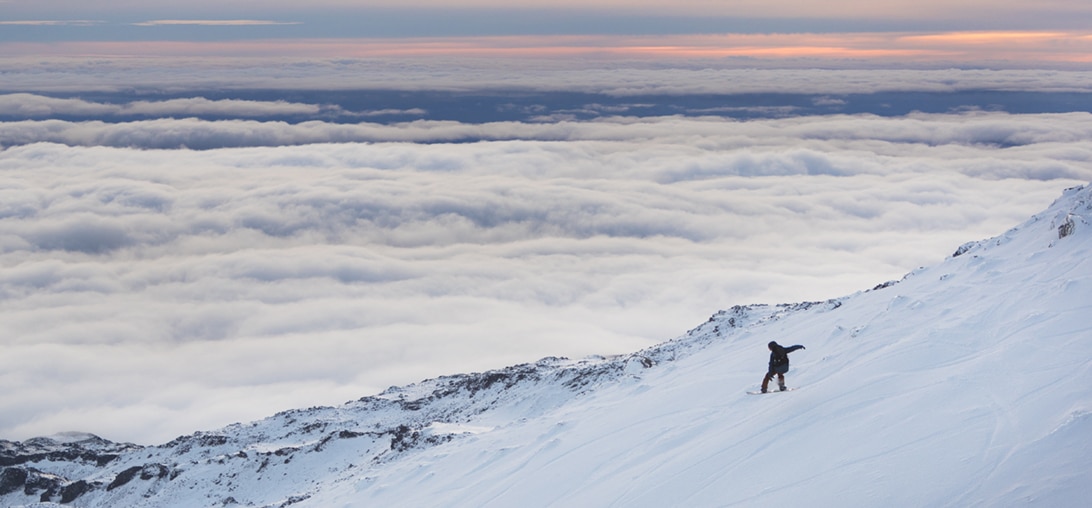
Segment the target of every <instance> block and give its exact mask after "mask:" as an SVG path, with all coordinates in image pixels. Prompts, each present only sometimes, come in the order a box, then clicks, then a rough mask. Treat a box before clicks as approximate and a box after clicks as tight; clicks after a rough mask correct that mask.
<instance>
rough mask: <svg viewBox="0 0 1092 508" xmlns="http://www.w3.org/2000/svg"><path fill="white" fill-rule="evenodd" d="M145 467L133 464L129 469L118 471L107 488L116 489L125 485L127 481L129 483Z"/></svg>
mask: <svg viewBox="0 0 1092 508" xmlns="http://www.w3.org/2000/svg"><path fill="white" fill-rule="evenodd" d="M143 469H144V468H143V467H140V466H133V467H131V468H129V469H126V470H125V471H122V472H120V473H118V475H117V476H115V477H114V481H112V482H110V485H107V486H106V490H114V489H116V488H118V487H121V486H122V485H125V484H126V483H129V482H130V481H131V480H132V479H133V478H135V477H136V475H137V474H140V472H141V471H142V470H143Z"/></svg>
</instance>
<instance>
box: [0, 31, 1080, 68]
mask: <svg viewBox="0 0 1092 508" xmlns="http://www.w3.org/2000/svg"><path fill="white" fill-rule="evenodd" d="M0 46H3V49H4V51H3V52H4V53H5V54H6V55H8V56H9V57H15V56H20V55H49V56H71V57H84V56H99V57H143V56H175V57H184V56H198V57H217V56H224V57H290V58H291V57H297V58H382V57H399V58H414V57H448V56H460V57H506V58H576V57H579V58H592V59H594V58H632V59H641V58H655V59H659V58H698V59H700V58H758V59H772V60H778V59H801V58H807V59H816V60H861V61H870V60H880V59H884V60H891V61H906V62H929V61H951V62H983V61H1008V62H1020V61H1028V62H1042V61H1050V62H1058V63H1066V62H1069V63H1083V62H1089V61H1092V35H1090V34H1088V33H1077V32H1059V31H1054V32H1017V31H1014V32H997V31H993V32H950V33H846V34H722V35H669V36H610V35H594V36H473V37H470V36H468V37H443V38H441V37H436V38H428V37H417V38H394V39H392V38H371V39H366V38H365V39H361V38H356V39H276V40H244V41H231V42H195V41H189V42H183V41H143V42H139V43H132V42H102V41H99V42H56V43H48V44H47V43H32V42H21V43H6V44H2V45H0Z"/></svg>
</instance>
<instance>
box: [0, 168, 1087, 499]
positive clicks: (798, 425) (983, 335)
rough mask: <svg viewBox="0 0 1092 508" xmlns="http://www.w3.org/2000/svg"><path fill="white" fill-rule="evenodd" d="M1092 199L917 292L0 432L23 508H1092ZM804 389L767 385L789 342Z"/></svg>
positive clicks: (2, 483) (795, 377)
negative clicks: (144, 416)
mask: <svg viewBox="0 0 1092 508" xmlns="http://www.w3.org/2000/svg"><path fill="white" fill-rule="evenodd" d="M1090 223H1092V186H1085V187H1078V188H1072V189H1067V190H1066V191H1065V192H1064V193H1063V195H1062V197H1061V198H1060V199H1058V200H1057V201H1056V202H1055V203H1053V204H1052V205H1051V206H1050V207H1049V208H1048V209H1047V210H1046V211H1044V212H1042V213H1040V214H1037V215H1035V216H1033V217H1032V218H1031V219H1029V220H1028V221H1026V222H1025V223H1024V224H1021V225H1019V226H1017V227H1016V228H1013V229H1011V230H1009V231H1008V232H1006V233H1004V234H1002V235H1000V236H998V237H995V238H991V239H988V240H982V241H977V242H971V243H968V244H965V245H963V246H961V247H959V248H958V249H957V250H956V251H955V253H954V254H953V256H952V257H950V258H948V259H946V260H944V261H943V262H941V263H939V264H938V265H936V266H934V267H931V268H921V269H918V270H915V271H914V272H912V273H910V274H908V275H907V276H906V277H905V278H904V279H903V280H901V281H898V282H891V283H885V284H881V285H879V286H877V287H875V288H873V289H871V290H867V291H862V292H860V293H857V294H853V295H850V296H846V297H843V298H839V299H834V300H829V301H825V302H810V303H800V304H792V305H777V306H771V305H750V306H736V307H732V308H731V309H728V310H725V311H721V312H718V313H717V314H715V315H714V316H712V317H711V318H710V319H709V321H708V322H706V323H704V324H702V325H700V326H698V327H697V328H695V329H693V330H690V331H689V332H687V333H686V334H685V335H683V336H681V337H678V338H676V339H674V340H671V341H668V342H665V343H663V344H661V345H658V346H655V347H652V348H649V349H646V350H644V351H639V352H636V353H634V354H632V355H623V356H617V357H609V358H608V357H600V358H588V359H583V360H569V359H564V358H547V359H543V360H541V361H539V362H536V363H533V364H525V365H516V366H512V367H508V368H504V369H499V370H495V371H490V372H484V373H476V374H465V375H456V376H445V377H440V378H436V379H432V380H427V381H422V382H420V383H417V384H414V385H410V386H405V387H392V388H390V389H388V390H387V391H385V392H383V393H381V394H378V395H376V396H372V397H364V398H362V399H359V400H356V401H352V402H348V403H346V404H344V405H341V406H338V407H316V408H310V409H301V410H292V411H285V412H282V413H279V414H277V415H274V416H272V417H269V418H266V419H264V420H260V421H256V422H250V423H242V424H234V425H231V426H228V427H225V428H223V429H219V430H215V431H209V432H197V433H195V434H192V435H188V436H182V437H179V438H177V439H175V440H173V441H171V442H169V443H166V444H163V445H159V446H149V447H142V446H137V445H131V444H119V443H111V442H109V441H106V440H102V439H100V438H97V437H95V436H90V435H79V434H69V435H65V436H55V437H54V438H37V439H32V440H28V441H24V442H22V443H13V442H9V441H0V467H2V471H0V505H2V506H22V505H34V504H35V503H48V504H53V503H60V504H64V505H67V506H86V507H92V506H133V507H140V506H148V507H151V506H233V505H238V506H262V507H273V506H290V505H291V506H301V507H302V506H739V505H742V506H748V505H757V504H769V503H784V502H788V503H795V504H796V505H801V504H803V505H807V506H876V505H894V506H924V505H930V506H1012V505H1025V504H1035V505H1050V506H1079V505H1082V504H1083V503H1084V502H1086V500H1087V498H1088V496H1089V494H1092V487H1089V485H1088V484H1087V478H1088V477H1089V476H1090V474H1092V453H1089V452H1092V441H1090V440H1089V439H1088V438H1087V436H1089V435H1092V361H1090V355H1089V353H1088V351H1090V349H1092V324H1090V323H1092V322H1090V321H1089V319H1088V316H1089V315H1092V314H1090V310H1092V264H1090V258H1092V228H1090ZM770 340H777V341H779V342H781V343H782V344H795V343H800V344H804V345H806V346H807V349H805V350H801V351H797V352H795V353H793V354H792V355H791V359H792V365H793V369H792V371H791V372H790V373H789V374H788V382H789V385H791V386H794V387H798V388H799V389H798V390H795V391H793V392H790V393H787V394H777V395H768V396H749V395H746V394H745V393H744V392H745V391H746V390H748V389H753V388H754V387H755V386H757V384H758V382H759V381H760V380H761V378H762V375H763V373H764V372H765V363H766V358H767V356H768V352H767V351H766V347H765V344H766V343H767V342H768V341H770Z"/></svg>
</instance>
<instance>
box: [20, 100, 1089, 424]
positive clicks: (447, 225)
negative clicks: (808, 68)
mask: <svg viewBox="0 0 1092 508" xmlns="http://www.w3.org/2000/svg"><path fill="white" fill-rule="evenodd" d="M0 138H2V139H4V140H5V141H4V143H6V144H15V145H18V146H10V147H9V148H7V149H5V150H3V151H0V265H2V267H3V269H2V270H0V302H2V304H0V328H2V329H3V330H5V336H4V338H3V341H4V355H2V356H0V372H3V373H4V374H3V375H2V376H0V390H2V391H3V392H4V393H5V394H7V395H5V397H4V399H3V401H2V402H0V437H4V438H8V439H11V438H27V437H31V436H33V435H41V434H49V433H52V432H56V431H64V430H73V429H79V430H85V431H91V432H96V433H99V434H102V435H104V436H106V437H109V438H113V439H124V440H133V441H138V442H144V443H155V442H162V441H166V440H169V439H171V438H173V437H174V436H175V435H178V434H182V433H187V432H191V431H193V430H196V429H202V428H211V427H215V426H218V425H223V424H227V423H231V422H233V421H240V420H246V419H250V418H258V417H261V416H265V415H267V414H270V413H273V412H275V411H279V410H282V409H286V408H289V407H297V406H308V405H314V404H335V403H339V402H343V401H345V400H349V399H353V398H357V397H360V396H363V395H368V394H372V393H375V392H377V391H379V390H382V389H383V388H385V387H386V386H387V385H391V384H401V383H408V382H413V381H417V380H419V379H422V378H425V377H432V376H436V375H441V374H448V373H455V372H463V371H472V370H484V369H489V368H496V367H499V366H503V365H506V364H510V363H516V362H521V361H532V360H536V359H538V358H540V357H542V356H548V355H568V356H583V355H588V354H613V353H624V352H629V351H633V350H636V349H638V348H640V347H642V346H645V345H649V344H651V343H654V342H658V341H662V340H665V339H669V338H671V337H673V336H675V335H678V334H679V333H681V332H683V331H684V330H686V329H688V328H690V327H692V326H694V325H696V324H698V323H700V322H701V321H702V320H704V318H706V317H707V316H708V315H710V314H711V313H713V312H714V311H716V310H718V309H721V308H725V307H728V306H730V305H734V304H743V303H752V302H769V303H778V302H790V301H800V300H815V299H824V298H831V297H836V296H840V295H843V294H847V293H850V292H854V291H857V290H861V289H866V288H870V287H872V286H874V285H876V284H878V283H880V282H884V281H886V280H890V279H894V278H898V277H901V276H902V275H903V274H904V273H905V272H907V271H909V270H911V269H913V268H914V267H917V266H920V265H924V264H929V263H933V262H935V261H937V260H939V259H941V258H942V257H944V256H946V255H948V254H951V252H952V251H954V250H955V248H956V247H957V246H958V245H960V244H962V243H964V242H966V241H969V240H975V239H979V238H983V237H986V236H990V235H994V234H998V233H1000V232H1002V231H1003V230H1004V229H1006V228H1008V227H1010V226H1012V225H1015V224H1016V223H1018V222H1020V221H1021V220H1023V219H1024V218H1026V216H1027V215H1029V214H1031V213H1034V212H1036V211H1039V210H1040V209H1042V208H1044V207H1045V206H1046V205H1047V204H1049V202H1050V201H1051V200H1052V199H1054V198H1055V197H1056V196H1057V195H1058V193H1059V192H1060V191H1061V189H1062V188H1064V187H1067V186H1070V185H1073V184H1077V183H1087V182H1088V181H1090V180H1092V146H1090V145H1089V144H1088V142H1087V140H1088V139H1092V115H1088V114H1062V115H1007V114H999V113H969V114H960V115H916V116H911V117H903V118H879V117H873V116H833V117H804V118H790V119H780V120H763V121H752V122H736V121H730V120H723V119H714V118H689V119H688V118H676V117H668V118H652V119H633V118H628V119H623V118H616V119H608V120H603V121H597V122H582V123H581V122H562V123H557V124H524V123H498V124H484V125H470V124H461V123H457V122H412V123H406V124H398V125H389V126H384V125H378V124H354V125H334V124H326V123H323V122H311V123H305V124H298V125H291V124H285V123H278V122H254V121H219V122H208V121H199V120H164V119H156V120H149V121H143V122H123V123H117V124H106V123H101V122H95V121H91V122H61V121H54V120H44V121H28V122H14V123H3V124H0ZM468 140H482V141H477V142H461V143H448V141H468ZM320 141H321V142H322V143H317V144H314V143H316V142H320ZM330 141H338V143H329V142H330ZM423 141H426V142H428V143H427V144H422V143H421V142H423ZM292 144H298V145H297V146H284V145H292ZM265 145H270V146H265ZM273 145H276V146H273ZM174 146H193V147H202V148H209V150H206V151H195V150H186V149H182V150H159V149H155V148H157V147H174ZM215 146H221V147H225V146H226V147H233V148H218V149H213V147H215ZM130 147H132V148H130ZM134 148H137V149H134ZM801 340H802V339H801Z"/></svg>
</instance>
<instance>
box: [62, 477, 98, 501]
mask: <svg viewBox="0 0 1092 508" xmlns="http://www.w3.org/2000/svg"><path fill="white" fill-rule="evenodd" d="M93 488H94V487H93V486H92V485H91V484H90V483H87V482H86V481H84V480H79V481H76V482H72V483H70V484H68V485H66V486H65V487H64V488H62V489H61V504H68V503H71V502H72V501H75V500H76V498H78V497H80V496H82V495H84V494H86V493H87V492H88V491H90V490H92V489H93Z"/></svg>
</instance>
